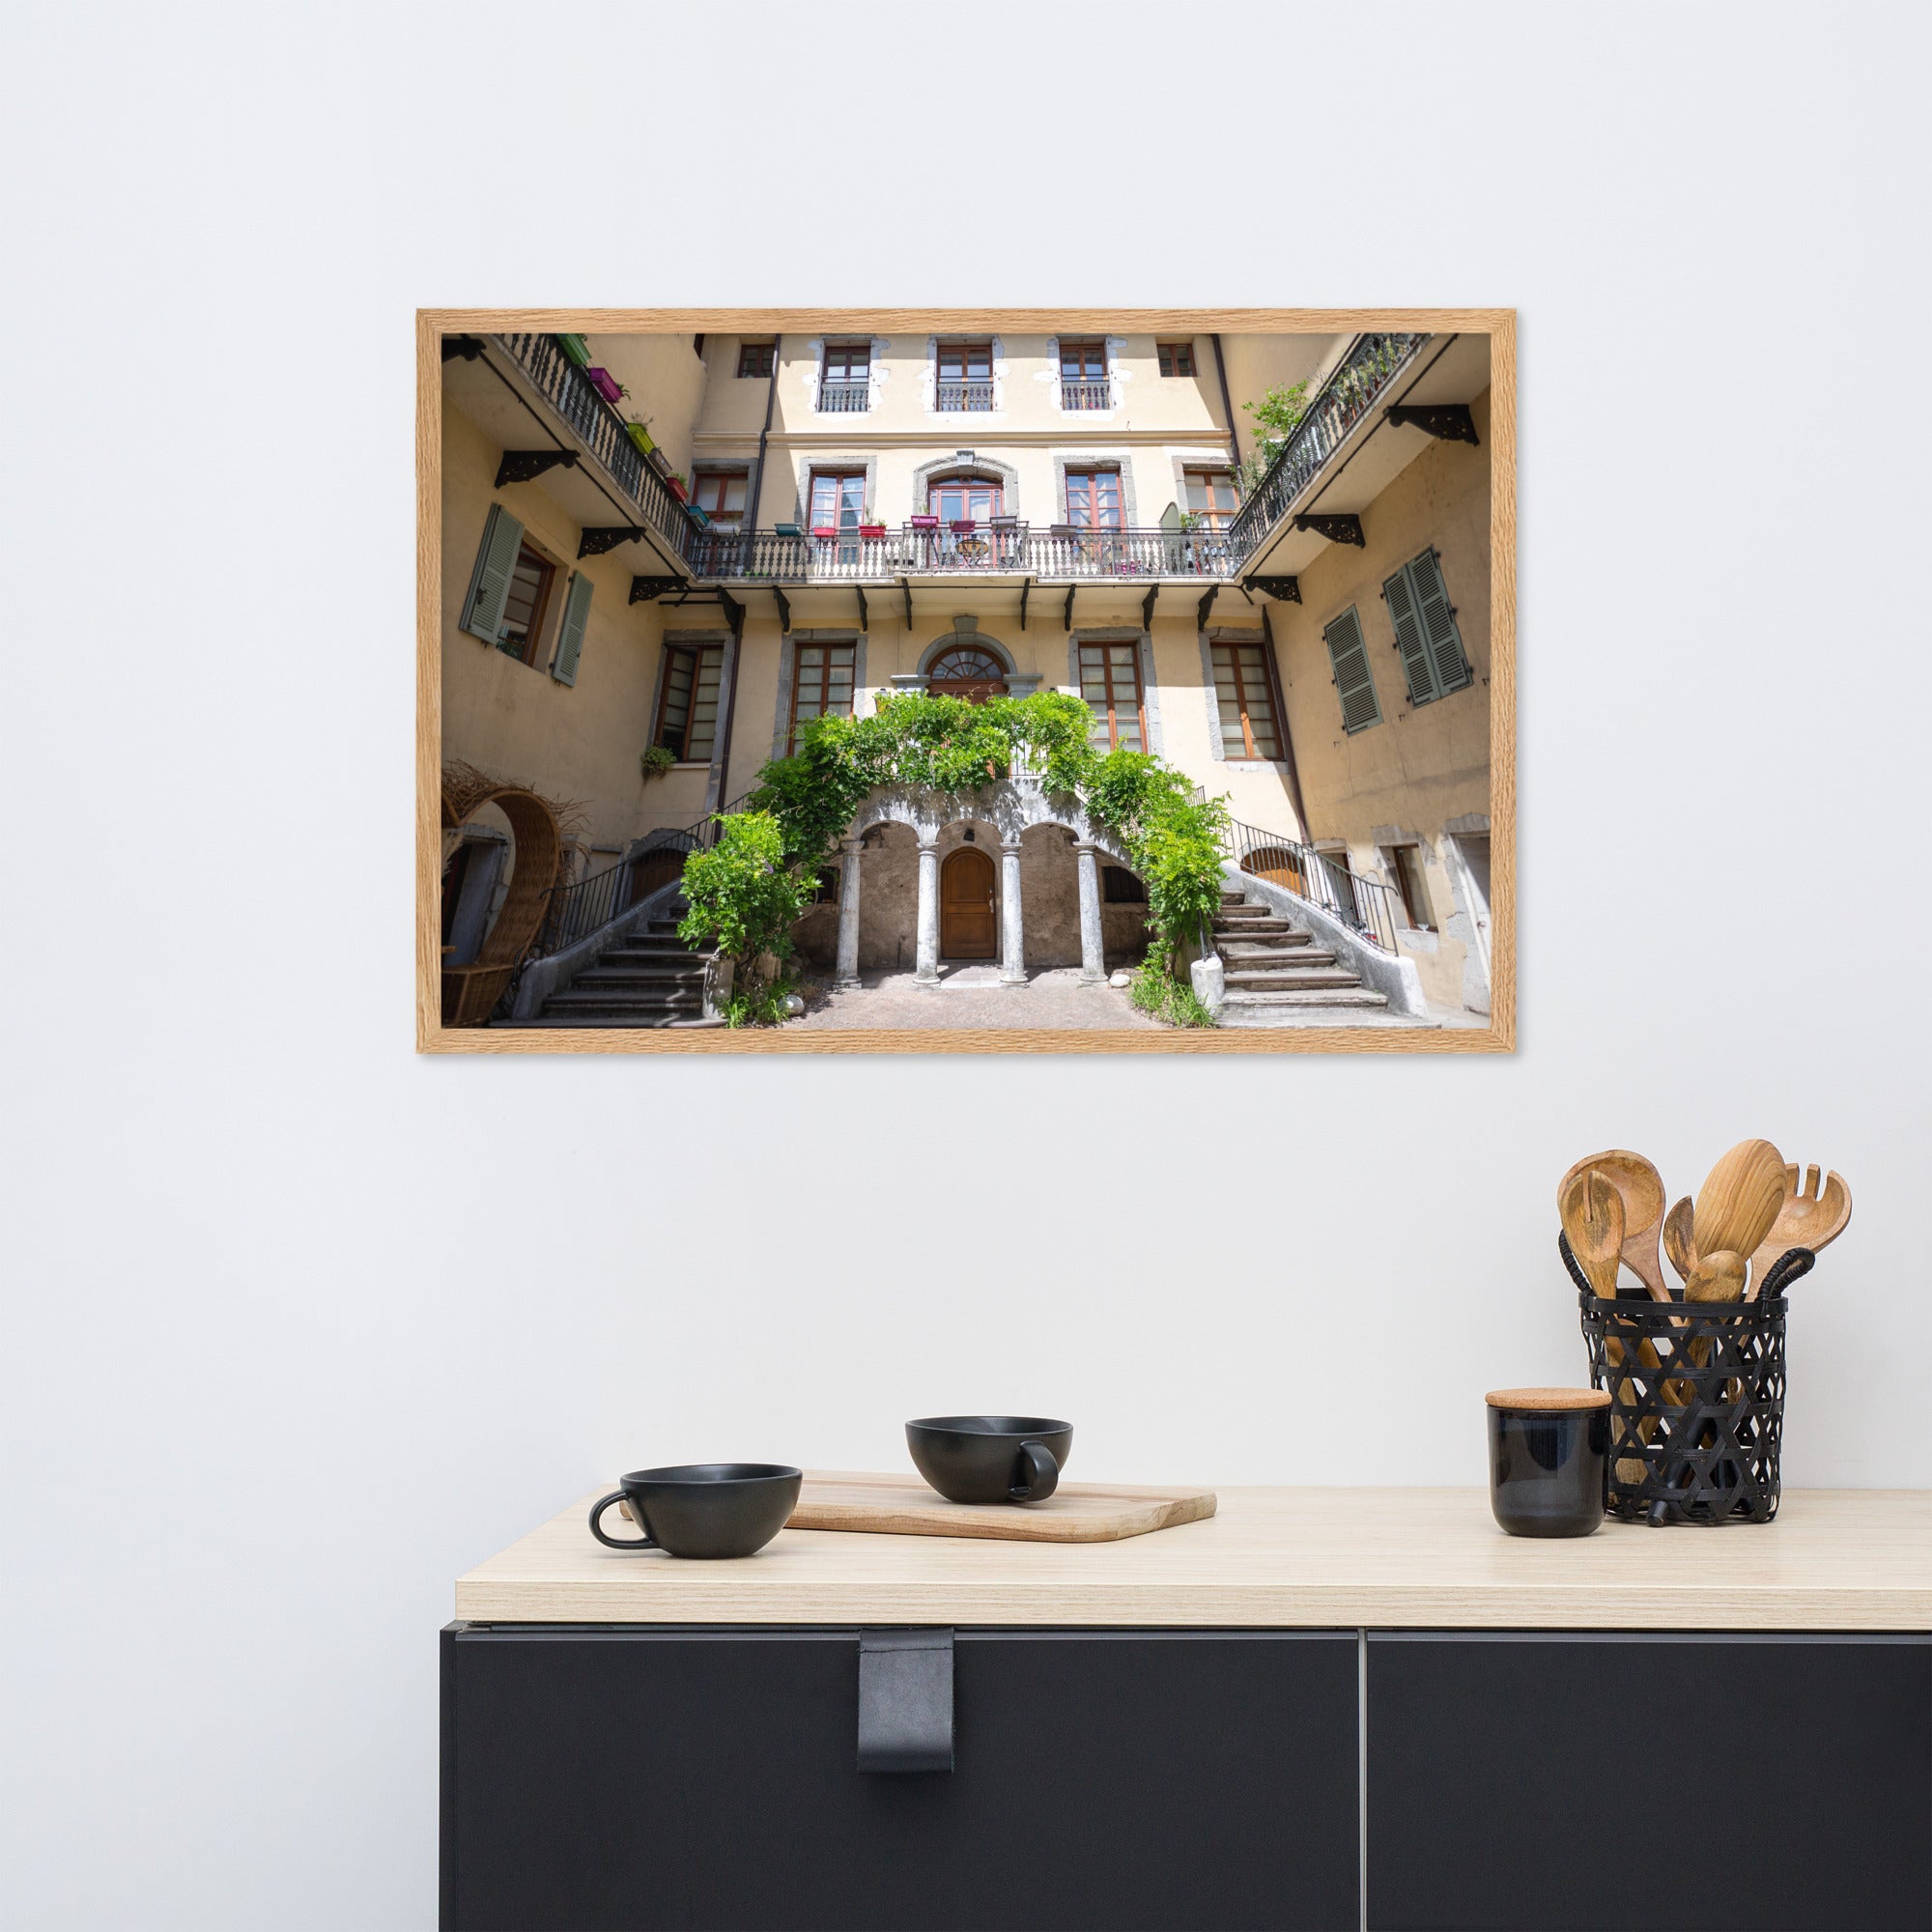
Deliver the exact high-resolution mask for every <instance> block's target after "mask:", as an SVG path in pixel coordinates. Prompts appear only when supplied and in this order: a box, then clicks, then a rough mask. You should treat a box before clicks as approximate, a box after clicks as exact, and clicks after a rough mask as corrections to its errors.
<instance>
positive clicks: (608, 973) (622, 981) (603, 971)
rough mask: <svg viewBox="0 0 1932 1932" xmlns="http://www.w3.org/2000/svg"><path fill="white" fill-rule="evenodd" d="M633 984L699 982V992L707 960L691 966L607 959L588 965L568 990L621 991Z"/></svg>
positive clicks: (651, 985) (648, 988)
mask: <svg viewBox="0 0 1932 1932" xmlns="http://www.w3.org/2000/svg"><path fill="white" fill-rule="evenodd" d="M627 986H632V987H636V988H638V989H639V991H643V992H648V991H652V990H655V989H657V988H659V987H673V988H674V987H679V986H696V987H697V988H698V990H699V992H700V994H701V993H702V991H703V987H704V962H703V961H702V960H697V961H695V962H694V963H693V964H691V965H689V966H677V965H669V966H661V965H655V964H650V965H646V964H643V963H639V964H637V965H631V964H629V963H626V962H624V961H621V960H613V959H607V960H605V961H604V962H602V963H601V964H599V965H596V966H588V967H586V968H585V969H584V970H583V971H582V973H580V974H579V975H578V976H577V978H576V979H575V980H572V981H571V982H570V985H569V986H568V988H567V989H566V990H567V991H569V992H573V993H575V992H581V991H584V990H587V989H598V988H601V989H602V990H604V991H606V992H621V991H622V990H623V989H624V988H625V987H627Z"/></svg>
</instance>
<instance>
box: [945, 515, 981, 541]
mask: <svg viewBox="0 0 1932 1932" xmlns="http://www.w3.org/2000/svg"><path fill="white" fill-rule="evenodd" d="M946 527H947V528H948V529H949V530H951V531H952V534H953V535H954V536H955V537H965V536H971V535H972V534H973V532H974V531H975V530H977V529H978V528H979V527H980V525H979V521H978V519H977V518H974V517H960V518H958V519H957V520H956V521H954V522H952V523H950V524H948V525H947V526H946Z"/></svg>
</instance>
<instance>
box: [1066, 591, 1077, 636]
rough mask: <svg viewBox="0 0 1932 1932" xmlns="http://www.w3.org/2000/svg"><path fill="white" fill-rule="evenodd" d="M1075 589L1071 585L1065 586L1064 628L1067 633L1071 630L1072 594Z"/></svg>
mask: <svg viewBox="0 0 1932 1932" xmlns="http://www.w3.org/2000/svg"><path fill="white" fill-rule="evenodd" d="M1076 588H1078V586H1077V585H1076V584H1072V583H1069V584H1068V585H1067V586H1066V628H1067V629H1068V630H1069V631H1070V630H1072V628H1073V593H1074V591H1075V589H1076Z"/></svg>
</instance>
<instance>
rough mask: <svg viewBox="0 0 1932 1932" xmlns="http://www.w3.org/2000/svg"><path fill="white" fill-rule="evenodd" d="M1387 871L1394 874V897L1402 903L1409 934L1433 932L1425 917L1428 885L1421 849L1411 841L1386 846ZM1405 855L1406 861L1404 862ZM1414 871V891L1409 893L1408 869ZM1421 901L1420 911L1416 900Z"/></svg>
mask: <svg viewBox="0 0 1932 1932" xmlns="http://www.w3.org/2000/svg"><path fill="white" fill-rule="evenodd" d="M1385 849H1386V851H1387V853H1388V862H1389V870H1390V871H1391V872H1393V873H1394V874H1395V892H1396V896H1397V898H1399V899H1400V900H1401V901H1402V909H1403V911H1404V912H1406V914H1407V915H1408V929H1409V930H1410V931H1411V932H1434V931H1435V924H1434V923H1432V922H1431V921H1430V920H1429V919H1428V918H1426V917H1425V915H1426V914H1427V913H1428V911H1429V909H1430V907H1429V884H1428V881H1427V880H1426V879H1425V878H1424V877H1423V867H1422V847H1421V845H1420V844H1419V843H1416V842H1415V841H1413V840H1407V839H1406V840H1404V842H1403V843H1402V844H1400V845H1390V846H1387V847H1386V848H1385ZM1405 854H1406V861H1405ZM1411 865H1412V866H1413V867H1414V869H1415V880H1414V884H1415V891H1414V894H1413V895H1411V894H1410V892H1409V876H1408V873H1409V867H1410V866H1411ZM1418 898H1419V899H1420V900H1421V901H1422V905H1421V908H1420V910H1419V911H1418V909H1417V907H1416V903H1415V901H1416V899H1418Z"/></svg>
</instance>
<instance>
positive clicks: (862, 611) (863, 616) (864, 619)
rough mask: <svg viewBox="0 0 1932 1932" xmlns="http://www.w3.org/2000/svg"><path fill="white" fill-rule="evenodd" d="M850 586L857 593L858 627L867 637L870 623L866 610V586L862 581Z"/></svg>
mask: <svg viewBox="0 0 1932 1932" xmlns="http://www.w3.org/2000/svg"><path fill="white" fill-rule="evenodd" d="M852 588H853V589H854V590H856V591H857V592H858V593H859V628H860V630H862V631H864V632H865V634H866V635H867V637H868V638H869V637H870V636H871V635H872V623H871V618H870V617H869V615H868V614H867V611H866V586H865V585H864V584H863V583H855V584H853V586H852Z"/></svg>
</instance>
